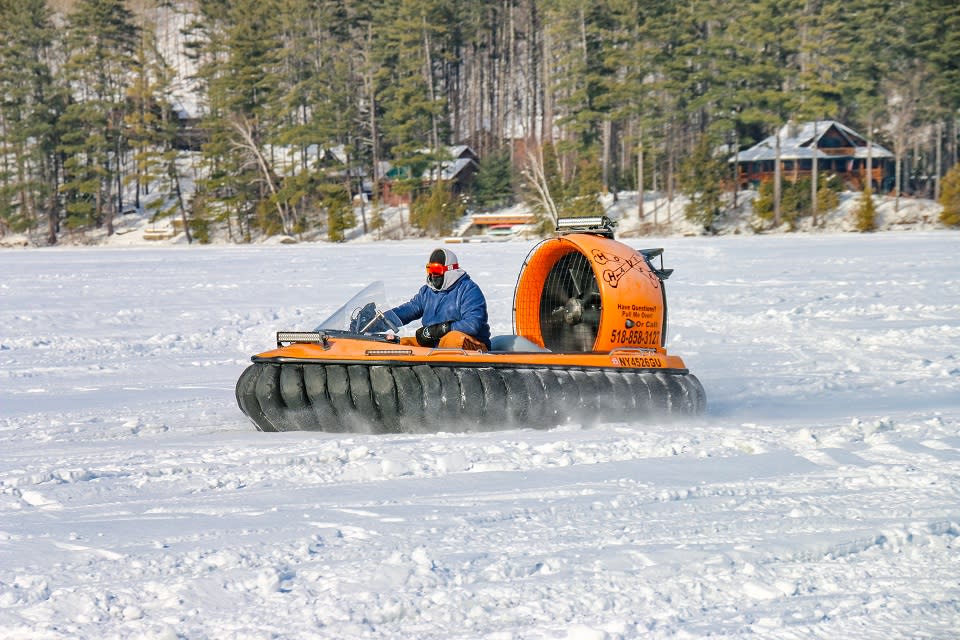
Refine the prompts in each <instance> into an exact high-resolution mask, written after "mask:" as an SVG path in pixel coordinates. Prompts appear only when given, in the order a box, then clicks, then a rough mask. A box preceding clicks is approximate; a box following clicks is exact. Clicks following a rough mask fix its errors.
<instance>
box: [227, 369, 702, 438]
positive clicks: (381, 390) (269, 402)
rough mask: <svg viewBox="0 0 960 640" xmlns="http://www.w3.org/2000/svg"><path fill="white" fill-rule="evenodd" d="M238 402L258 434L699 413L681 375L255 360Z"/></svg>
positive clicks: (465, 427) (696, 396) (690, 382)
mask: <svg viewBox="0 0 960 640" xmlns="http://www.w3.org/2000/svg"><path fill="white" fill-rule="evenodd" d="M236 393H237V404H239V405H240V409H241V410H242V411H243V412H244V413H245V414H246V415H247V416H249V417H250V419H251V420H253V422H254V424H255V425H256V426H257V428H258V429H259V430H261V431H326V432H331V433H436V432H460V431H494V430H498V429H519V428H537V429H549V428H551V427H555V426H558V425H561V424H564V423H567V422H574V423H590V424H593V423H599V422H634V421H637V420H646V419H650V418H662V417H669V416H692V415H698V414H700V413H702V412H703V411H704V409H705V408H706V394H705V393H704V390H703V386H702V385H701V384H700V381H699V380H697V378H696V376H694V375H693V374H691V373H689V372H686V371H663V370H632V369H609V370H608V369H602V370H601V369H583V370H580V369H574V370H569V369H549V368H510V367H454V366H443V365H423V364H421V365H412V366H410V365H365V364H357V365H352V364H326V363H273V362H255V363H253V364H252V365H250V366H249V367H247V369H246V370H245V371H244V372H243V374H241V376H240V379H239V380H238V381H237V390H236Z"/></svg>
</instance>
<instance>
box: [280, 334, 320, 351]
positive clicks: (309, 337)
mask: <svg viewBox="0 0 960 640" xmlns="http://www.w3.org/2000/svg"><path fill="white" fill-rule="evenodd" d="M326 338H327V336H326V334H324V333H319V332H317V331H277V346H278V347H282V346H283V345H285V344H293V343H295V342H305V343H307V344H320V343H322V342H324V341H325V340H326Z"/></svg>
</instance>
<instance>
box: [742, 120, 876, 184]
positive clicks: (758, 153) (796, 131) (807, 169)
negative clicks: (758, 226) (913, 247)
mask: <svg viewBox="0 0 960 640" xmlns="http://www.w3.org/2000/svg"><path fill="white" fill-rule="evenodd" d="M778 133H779V136H780V171H781V174H782V176H783V179H784V180H790V181H791V182H796V181H797V180H800V179H802V178H809V177H810V173H811V171H812V170H813V159H814V157H816V160H817V173H818V174H820V175H822V174H826V175H835V176H838V177H839V178H840V179H842V180H843V181H844V183H845V184H846V185H848V186H850V187H853V188H856V189H862V188H863V187H864V186H866V177H867V159H868V157H869V158H870V165H871V174H872V175H871V180H870V181H871V183H872V188H873V189H874V191H877V190H880V189H885V188H887V187H888V186H889V185H888V183H889V179H888V178H889V177H890V176H891V175H892V174H893V158H894V156H893V154H892V153H891V152H890V151H889V150H888V149H886V148H885V147H883V146H882V145H879V144H877V143H876V142H873V143H872V144H869V145H868V143H867V140H866V138H864V137H863V136H862V135H860V134H859V133H857V132H856V131H854V130H853V129H851V128H849V127H847V126H845V125H843V124H841V123H839V122H837V121H835V120H818V121H815V122H804V123H798V124H795V123H792V122H791V123H787V124H786V125H784V126H783V127H782V128H781V129H780V131H779V132H778ZM776 144H777V141H776V136H775V135H774V136H770V137H768V138H766V139H765V140H761V141H760V142H758V143H757V144H755V145H754V146H752V147H750V148H749V149H746V150H744V151H740V152H739V153H737V154H736V155H734V156H732V157H731V158H730V162H731V163H736V166H737V182H738V186H739V187H740V188H756V187H757V186H758V185H759V184H760V183H761V182H763V181H765V180H773V176H774V168H775V163H776V157H777V150H776Z"/></svg>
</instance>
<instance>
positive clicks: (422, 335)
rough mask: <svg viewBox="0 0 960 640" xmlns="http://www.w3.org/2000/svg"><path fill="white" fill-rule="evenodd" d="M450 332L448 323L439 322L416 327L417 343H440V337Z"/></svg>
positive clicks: (432, 345)
mask: <svg viewBox="0 0 960 640" xmlns="http://www.w3.org/2000/svg"><path fill="white" fill-rule="evenodd" d="M449 332H450V323H449V322H441V323H440V324H431V325H430V326H427V327H420V328H419V329H417V333H416V337H417V344H419V345H420V346H421V347H435V346H437V345H438V344H440V338H442V337H443V336H445V335H447V334H448V333H449Z"/></svg>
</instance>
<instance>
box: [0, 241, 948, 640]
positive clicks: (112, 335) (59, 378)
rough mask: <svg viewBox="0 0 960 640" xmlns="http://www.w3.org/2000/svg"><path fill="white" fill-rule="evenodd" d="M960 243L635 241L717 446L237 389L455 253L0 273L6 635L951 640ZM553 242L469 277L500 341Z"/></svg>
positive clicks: (698, 436) (300, 254) (417, 248)
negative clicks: (329, 416)
mask: <svg viewBox="0 0 960 640" xmlns="http://www.w3.org/2000/svg"><path fill="white" fill-rule="evenodd" d="M958 241H960V234H957V233H955V232H947V231H939V232H936V233H926V232H911V233H898V232H892V233H884V234H876V235H867V236H861V235H849V234H844V235H816V234H812V235H810V234H804V235H790V236H749V235H740V236H733V235H730V236H725V237H720V238H680V237H673V238H665V239H659V240H651V239H628V240H626V242H628V243H630V244H632V245H633V246H636V247H641V246H664V247H665V248H666V254H665V255H666V266H667V267H673V268H676V272H675V274H674V275H673V277H672V278H671V280H670V281H669V282H668V295H669V302H670V329H669V330H670V335H669V338H668V341H669V342H668V346H669V348H670V350H671V351H672V352H675V353H677V354H679V355H681V356H683V357H684V358H685V359H686V361H687V364H688V366H689V367H690V368H691V369H692V370H693V371H694V372H695V373H696V374H697V375H698V376H699V377H700V379H701V380H702V382H703V384H704V387H705V388H706V391H707V394H708V400H709V403H710V406H709V410H708V413H707V415H706V416H704V417H702V418H698V419H689V420H682V421H678V422H672V423H664V422H644V421H637V422H635V423H631V424H603V425H598V426H592V427H583V426H580V425H576V424H565V425H562V426H560V427H558V428H556V429H553V430H550V431H533V430H510V431H498V432H489V433H481V434H456V435H455V434H437V435H397V436H365V435H350V436H343V435H324V434H315V433H284V434H263V433H259V432H257V431H255V430H254V428H253V426H252V425H251V424H250V423H249V422H248V421H247V420H246V418H245V417H244V416H243V415H242V414H241V413H240V411H239V409H238V408H237V407H236V404H235V400H234V392H233V388H234V383H235V381H236V379H237V377H238V375H239V374H240V372H241V371H242V369H243V367H244V366H245V363H246V362H247V360H248V358H249V356H250V355H251V354H253V353H256V352H258V351H262V350H265V349H267V348H269V347H271V346H272V345H273V344H274V332H275V331H276V330H278V329H304V328H311V327H312V326H314V325H315V324H316V322H317V321H318V320H320V319H322V318H323V317H325V316H326V315H327V314H328V313H329V312H331V311H332V310H334V309H335V308H336V307H337V306H339V304H340V303H341V302H343V301H344V300H345V299H346V298H347V297H348V296H349V295H351V294H352V293H354V292H355V291H357V290H358V289H359V288H360V287H361V286H363V285H365V284H367V283H368V282H370V281H371V280H374V279H383V280H385V281H386V283H387V286H388V289H387V290H388V295H391V296H392V299H391V300H390V302H394V303H395V302H400V301H401V300H402V299H404V298H405V296H407V295H409V294H412V293H413V291H414V290H415V289H416V288H417V287H418V286H419V284H420V280H421V270H422V264H423V261H424V259H425V257H426V256H427V255H428V252H429V250H430V249H431V248H432V245H431V244H430V243H427V242H402V243H375V242H367V243H352V244H348V245H338V246H335V245H329V244H317V245H296V246H263V245H261V246H245V247H237V246H218V247H190V248H186V247H169V246H167V247H149V248H147V247H142V246H141V247H129V248H104V247H100V248H95V249H83V248H76V249H42V250H5V251H0V273H2V274H3V275H2V276H0V637H3V638H30V639H34V638H44V639H45V638H54V639H57V638H71V639H73V638H97V639H100V638H190V639H191V640H193V639H203V638H217V639H219V638H238V639H239V638H271V637H272V638H432V639H448V638H489V639H497V640H505V639H508V638H510V639H520V638H523V639H547V638H571V639H582V640H588V639H595V638H598V639H599V638H607V639H613V638H634V637H643V638H694V637H702V636H707V635H711V636H720V637H761V638H778V639H780V638H829V639H830V640H836V639H838V638H844V639H851V638H853V639H857V638H862V639H875V638H884V639H890V638H955V637H956V634H957V629H958V628H960V540H958V535H960V259H958V257H957V246H958ZM531 246H532V245H531V244H529V243H526V242H508V243H499V244H479V243H478V244H464V245H460V246H457V247H454V248H455V250H456V251H457V252H458V254H459V256H460V262H461V263H462V264H463V265H464V266H465V267H466V268H467V269H468V270H469V271H470V272H471V274H472V276H473V277H474V279H476V280H477V281H478V282H479V283H480V285H481V286H482V287H483V288H484V290H485V292H486V294H487V297H488V299H489V302H490V315H491V320H492V325H493V329H494V331H495V332H496V333H502V332H508V331H509V330H510V323H511V318H510V312H511V300H510V298H511V294H512V291H513V286H514V283H515V279H516V275H517V271H518V269H519V267H520V264H521V262H522V260H523V258H524V256H525V255H526V253H527V251H528V250H529V249H530V248H531Z"/></svg>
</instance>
